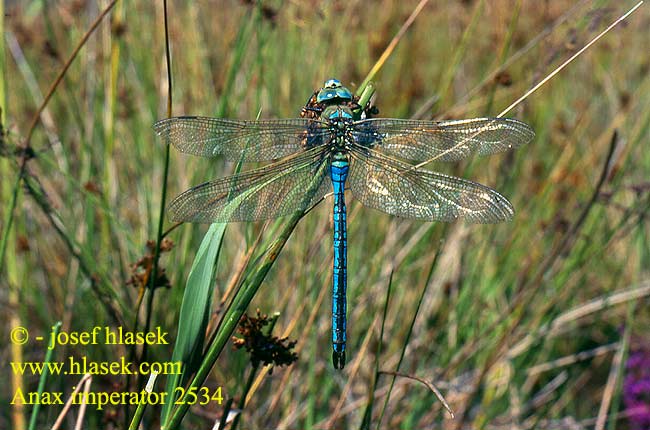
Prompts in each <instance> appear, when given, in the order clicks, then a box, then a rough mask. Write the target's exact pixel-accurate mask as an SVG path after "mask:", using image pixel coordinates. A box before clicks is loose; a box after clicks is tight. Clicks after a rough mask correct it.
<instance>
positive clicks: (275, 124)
mask: <svg viewBox="0 0 650 430" xmlns="http://www.w3.org/2000/svg"><path fill="white" fill-rule="evenodd" d="M153 129H154V131H155V132H156V133H157V134H158V135H159V136H161V137H163V138H167V139H169V143H171V144H172V145H174V146H175V147H176V148H177V149H178V150H179V151H181V152H185V153H188V154H192V155H198V156H201V157H214V156H216V155H223V156H224V157H225V158H226V159H228V160H231V161H240V160H241V161H244V162H249V161H269V160H276V159H279V158H283V157H286V156H287V155H290V154H293V153H295V152H298V151H301V150H304V149H306V148H311V147H314V146H318V145H319V144H322V143H323V141H324V139H325V138H326V137H327V136H328V135H329V132H328V131H327V128H325V123H323V122H321V121H318V120H312V119H305V118H294V119H278V120H264V121H238V120H232V119H221V118H206V117H198V116H180V117H174V118H168V119H163V120H160V121H158V122H156V123H155V124H154V125H153Z"/></svg>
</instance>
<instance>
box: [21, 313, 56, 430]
mask: <svg viewBox="0 0 650 430" xmlns="http://www.w3.org/2000/svg"><path fill="white" fill-rule="evenodd" d="M61 325H62V323H61V321H58V322H57V323H56V324H54V327H52V333H51V335H50V340H49V343H48V344H49V345H54V339H55V338H56V336H57V335H58V334H59V330H61ZM52 351H54V348H48V349H47V352H46V353H45V361H44V362H43V363H44V365H43V373H41V376H40V378H39V379H38V398H39V399H40V398H42V397H41V396H42V394H43V392H44V391H45V383H46V382H47V377H48V375H49V374H50V372H49V367H48V363H50V362H51V361H52ZM40 408H41V405H40V403H39V402H36V403H34V409H32V415H31V416H30V417H29V427H28V429H29V430H35V429H36V420H37V419H38V411H39V410H40Z"/></svg>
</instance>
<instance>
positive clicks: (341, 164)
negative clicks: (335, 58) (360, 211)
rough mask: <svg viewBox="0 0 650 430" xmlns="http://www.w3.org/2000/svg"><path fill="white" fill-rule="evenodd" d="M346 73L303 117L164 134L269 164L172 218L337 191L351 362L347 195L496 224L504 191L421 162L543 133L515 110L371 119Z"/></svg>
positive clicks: (201, 192) (336, 260)
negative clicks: (510, 114)
mask: <svg viewBox="0 0 650 430" xmlns="http://www.w3.org/2000/svg"><path fill="white" fill-rule="evenodd" d="M358 102H359V97H358V96H355V95H353V93H352V92H351V91H350V90H349V89H347V88H346V87H344V86H343V85H342V84H341V82H340V81H339V80H337V79H329V80H327V81H326V82H325V83H324V85H323V87H322V88H320V89H319V90H317V91H315V92H314V94H313V95H312V97H311V98H310V100H309V101H308V103H307V105H306V106H305V108H303V115H302V117H301V118H293V119H268V120H254V121H253V120H235V119H222V118H209V117H198V116H180V117H173V118H169V119H163V120H160V121H158V122H156V123H155V124H154V126H153V128H154V130H155V132H156V133H157V134H158V135H159V136H162V137H163V138H164V139H166V141H168V142H169V143H171V144H172V145H173V146H175V147H176V148H177V149H178V150H179V151H181V152H184V153H187V154H191V155H196V156H202V157H215V156H222V157H224V158H225V159H227V160H230V161H234V162H242V163H248V162H270V164H267V165H265V166H262V167H258V168H255V169H252V170H248V171H244V172H240V173H238V174H235V175H232V176H228V177H224V178H221V179H217V180H214V181H211V182H206V183H203V184H201V185H198V186H195V187H193V188H190V189H189V190H187V191H185V192H183V193H182V194H180V195H179V196H178V197H176V198H175V199H174V200H173V201H172V202H171V203H170V204H169V206H168V208H167V210H168V214H169V216H170V218H171V220H172V221H183V222H201V223H215V222H216V223H229V222H250V221H258V220H267V219H272V218H276V217H281V216H284V215H289V214H292V213H294V212H296V211H300V212H302V213H304V212H305V211H307V210H309V209H310V208H311V207H313V206H314V205H316V204H318V203H319V202H320V201H321V200H323V199H324V198H325V197H326V196H327V195H328V194H330V193H333V218H332V219H333V230H334V234H333V247H334V250H333V277H332V363H333V365H334V368H336V369H342V368H343V367H344V366H345V361H346V356H345V352H346V341H347V339H346V314H347V300H346V290H347V219H346V199H345V191H346V189H349V191H350V193H351V194H352V196H353V197H354V198H355V199H356V200H358V201H360V202H361V203H362V204H363V205H365V206H367V207H370V208H372V209H377V210H379V211H382V212H385V213H387V214H390V215H393V216H397V217H403V218H409V219H415V220H423V221H443V222H451V221H455V220H461V219H462V220H465V221H467V222H470V223H483V224H492V223H499V222H502V221H506V220H509V219H511V218H512V217H513V215H514V209H513V206H512V204H511V203H510V202H509V201H508V200H507V199H506V198H505V197H503V196H502V195H501V194H499V193H498V192H497V191H495V190H493V189H491V188H489V187H487V186H484V185H481V184H478V183H476V182H472V181H469V180H467V179H462V178H458V177H455V176H450V175H446V174H442V173H436V172H433V171H429V170H425V169H421V168H419V166H418V165H415V164H414V163H429V162H433V161H439V162H456V161H459V160H462V159H464V158H466V157H468V156H469V155H471V154H473V153H476V154H478V155H490V154H495V153H500V152H505V151H508V150H510V149H513V148H516V147H519V146H522V145H524V144H526V143H528V142H530V141H531V140H532V139H533V137H534V135H535V133H534V131H533V129H532V128H531V127H530V126H528V125H527V124H525V123H524V122H521V121H518V120H516V119H509V118H475V119H465V120H448V121H427V120H408V119H392V118H372V117H371V116H372V115H371V113H372V112H373V110H372V109H371V108H369V104H368V105H367V106H363V107H362V106H360V105H359V104H358Z"/></svg>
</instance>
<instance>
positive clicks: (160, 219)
mask: <svg viewBox="0 0 650 430" xmlns="http://www.w3.org/2000/svg"><path fill="white" fill-rule="evenodd" d="M163 21H164V24H165V62H166V65H167V117H168V118H170V117H171V116H172V89H173V85H172V64H171V52H170V47H169V26H168V20H167V0H163ZM169 146H170V145H167V144H166V145H165V160H164V164H163V178H162V184H161V187H162V189H161V191H160V210H159V212H158V233H157V234H156V247H155V248H154V255H153V265H152V267H151V276H150V277H149V285H148V290H149V295H148V296H147V304H146V308H145V314H146V322H145V325H144V331H145V333H147V332H148V331H149V328H150V327H151V317H152V314H153V299H154V293H155V291H156V290H155V282H156V278H158V262H159V261H160V244H161V243H162V240H163V237H164V233H163V225H164V222H165V205H166V199H167V179H168V176H169V156H170V148H169ZM142 360H143V361H146V360H147V345H146V344H145V345H143V348H142Z"/></svg>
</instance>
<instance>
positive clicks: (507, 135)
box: [353, 118, 535, 162]
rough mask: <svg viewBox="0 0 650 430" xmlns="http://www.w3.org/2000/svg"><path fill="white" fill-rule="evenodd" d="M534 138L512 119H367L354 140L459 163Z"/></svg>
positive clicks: (395, 152) (379, 148)
mask: <svg viewBox="0 0 650 430" xmlns="http://www.w3.org/2000/svg"><path fill="white" fill-rule="evenodd" d="M533 137H535V132H534V131H533V129H532V128H530V126H528V125H527V124H525V123H523V122H521V121H518V120H516V119H510V118H476V119H466V120H458V121H417V120H407V119H405V120H402V119H383V118H378V119H368V120H363V121H357V122H356V123H355V131H354V132H353V138H354V140H355V141H356V143H358V144H359V145H361V146H365V147H370V148H375V149H376V150H377V151H381V152H383V153H385V154H387V155H389V156H394V157H400V158H403V159H406V160H412V161H416V162H421V161H458V160H460V159H463V158H465V157H467V156H469V155H470V154H471V153H473V152H476V153H478V154H479V155H489V154H495V153H497V152H504V151H508V150H509V149H511V148H516V147H518V146H521V145H524V144H526V143H528V142H530V141H531V140H532V139H533Z"/></svg>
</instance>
